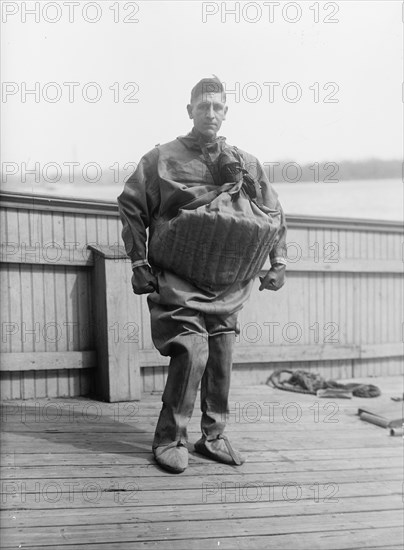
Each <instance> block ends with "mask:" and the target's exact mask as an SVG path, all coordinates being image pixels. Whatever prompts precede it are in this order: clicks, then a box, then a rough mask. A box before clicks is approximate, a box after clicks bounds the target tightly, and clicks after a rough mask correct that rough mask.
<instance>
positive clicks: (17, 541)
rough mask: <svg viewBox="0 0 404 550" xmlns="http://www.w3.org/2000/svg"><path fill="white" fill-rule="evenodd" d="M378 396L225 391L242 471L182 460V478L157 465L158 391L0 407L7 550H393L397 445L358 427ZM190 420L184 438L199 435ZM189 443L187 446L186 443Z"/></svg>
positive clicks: (391, 381)
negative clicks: (130, 398) (361, 412)
mask: <svg viewBox="0 0 404 550" xmlns="http://www.w3.org/2000/svg"><path fill="white" fill-rule="evenodd" d="M370 381H371V382H372V383H376V384H378V385H379V386H380V387H381V388H382V390H383V395H382V396H381V397H379V398H377V399H373V400H371V399H366V400H363V399H359V398H354V399H352V400H343V399H330V398H327V399H319V398H316V397H315V396H309V395H301V394H292V393H287V392H281V391H279V390H273V389H271V388H269V387H267V386H264V385H261V386H251V387H246V388H243V389H242V388H234V389H233V391H232V394H231V399H232V404H231V414H230V424H229V427H228V430H227V433H228V435H229V436H231V440H232V442H233V443H234V445H235V446H236V447H238V448H239V449H240V450H242V451H244V453H245V454H246V457H247V462H246V463H245V464H244V465H243V466H242V467H238V468H237V467H231V466H226V465H221V464H218V463H214V462H212V461H210V460H208V459H204V458H202V457H198V456H197V455H195V454H193V451H192V450H191V453H190V465H189V468H188V470H186V471H185V472H184V473H183V474H181V475H170V474H168V473H166V472H164V471H162V470H160V469H158V468H157V467H156V466H155V465H154V462H153V459H152V455H151V452H150V446H151V441H152V436H153V430H154V426H155V423H156V419H157V415H158V412H159V408H160V397H161V396H160V395H157V394H155V395H152V394H146V395H144V396H143V398H142V401H141V402H139V403H120V404H107V403H100V402H96V401H91V400H88V399H85V398H81V399H53V400H49V399H48V400H47V399H38V400H35V401H32V400H31V401H18V402H16V401H9V402H6V403H5V404H4V405H3V444H2V448H1V451H2V507H3V511H2V515H1V524H2V544H1V548H2V549H4V550H5V549H11V548H43V549H47V550H50V549H53V548H59V549H85V550H100V549H101V550H102V549H105V550H115V549H116V550H118V549H119V550H133V549H144V550H147V549H171V548H172V549H174V548H175V549H184V550H185V549H188V548H195V549H209V550H210V549H227V548H228V549H230V548H238V549H276V550H278V549H288V550H295V549H307V550H309V549H310V550H312V549H322V550H323V549H324V550H325V549H337V548H338V549H364V548H367V549H376V548H380V549H382V548H383V549H398V548H400V549H401V548H402V544H403V515H402V506H403V497H402V487H403V485H402V479H403V449H402V439H401V438H400V437H391V436H389V435H388V433H387V430H385V429H383V428H379V427H376V426H373V425H370V424H367V423H365V422H362V421H361V420H360V419H359V418H358V416H357V415H356V412H357V409H358V406H359V405H363V404H364V403H365V402H366V404H368V405H369V404H376V403H381V402H385V403H389V404H391V399H390V397H391V396H393V395H395V396H399V395H402V391H403V388H402V381H401V379H398V378H397V377H394V378H376V379H371V380H370ZM198 427H199V413H198V411H195V414H194V417H193V419H192V421H191V425H190V442H191V443H192V442H194V441H196V439H197V438H198V437H199V429H198ZM190 447H192V446H190Z"/></svg>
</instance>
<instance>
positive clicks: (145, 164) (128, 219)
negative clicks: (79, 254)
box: [118, 149, 160, 263]
mask: <svg viewBox="0 0 404 550" xmlns="http://www.w3.org/2000/svg"><path fill="white" fill-rule="evenodd" d="M157 161H158V149H153V150H152V151H150V152H149V153H147V154H146V155H145V156H144V157H142V159H141V160H140V162H139V164H138V166H137V168H136V170H135V172H134V173H133V174H132V175H131V176H130V178H129V179H128V180H127V182H126V183H125V187H124V189H123V191H122V193H121V195H119V197H118V208H119V216H120V218H121V222H122V226H123V228H122V239H123V242H124V244H125V250H126V253H127V255H128V256H129V258H130V259H131V261H132V263H133V262H140V263H146V258H147V231H146V230H147V228H148V227H149V225H150V219H151V217H152V216H153V213H154V211H155V210H156V209H157V208H158V207H159V199H160V193H159V186H158V175H157Z"/></svg>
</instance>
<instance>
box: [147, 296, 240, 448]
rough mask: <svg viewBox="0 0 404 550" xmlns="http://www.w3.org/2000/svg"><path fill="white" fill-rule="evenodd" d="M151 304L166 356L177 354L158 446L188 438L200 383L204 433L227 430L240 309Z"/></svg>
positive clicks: (158, 339)
mask: <svg viewBox="0 0 404 550" xmlns="http://www.w3.org/2000/svg"><path fill="white" fill-rule="evenodd" d="M148 303H149V309H150V315H151V329H152V338H153V342H154V344H155V346H156V348H157V349H158V350H159V351H160V353H161V354H162V355H166V356H170V357H171V360H170V365H169V368H168V376H167V381H166V385H165V389H164V392H163V396H162V402H163V406H162V409H161V413H160V417H159V419H158V422H157V427H156V432H155V436H154V441H153V448H155V447H157V446H159V445H166V444H168V443H171V442H173V441H182V442H184V443H185V442H186V441H187V440H188V434H187V425H188V422H189V420H190V418H191V416H192V413H193V409H194V404H195V400H196V395H197V391H198V387H199V384H201V410H202V419H201V429H202V433H203V434H204V435H206V436H207V437H209V438H210V437H216V436H217V435H219V434H222V433H223V431H224V428H225V425H226V416H227V414H228V410H229V408H228V395H229V389H230V378H231V369H232V358H233V347H234V342H235V334H236V333H237V317H238V312H236V313H232V314H231V315H217V314H211V313H209V314H208V313H202V312H199V311H195V310H192V309H189V308H185V307H181V306H178V305H176V306H167V305H161V304H157V303H154V302H152V301H150V300H149V302H148Z"/></svg>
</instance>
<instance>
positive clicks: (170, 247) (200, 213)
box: [149, 181, 280, 289]
mask: <svg viewBox="0 0 404 550" xmlns="http://www.w3.org/2000/svg"><path fill="white" fill-rule="evenodd" d="M242 184H243V181H239V182H230V183H226V184H224V185H222V186H221V187H219V188H218V189H216V190H215V191H211V192H209V193H206V195H203V196H201V197H198V198H197V199H195V200H193V201H191V202H190V203H188V204H186V205H185V206H184V205H183V206H182V207H181V208H180V209H179V210H178V213H177V214H176V216H175V217H173V218H172V219H169V220H164V219H163V220H161V221H160V223H158V224H157V226H156V227H155V228H154V231H153V234H152V235H151V239H150V242H149V261H150V263H151V264H152V265H155V266H158V267H161V268H164V269H167V270H169V271H173V272H174V273H176V274H178V275H180V276H182V277H183V278H185V279H187V280H189V281H191V282H192V283H194V284H195V285H196V286H198V287H200V288H205V289H209V288H216V287H218V286H219V287H220V286H225V285H226V286H227V285H230V284H232V283H233V282H235V281H247V280H250V279H252V278H253V277H255V276H256V275H257V274H258V273H259V271H260V270H261V269H262V267H263V265H264V263H265V261H266V259H267V258H268V254H269V252H270V250H271V248H272V246H273V244H274V241H275V239H276V237H277V232H278V228H279V225H280V212H279V211H278V210H270V209H269V208H267V207H265V206H264V205H262V204H258V203H257V202H256V201H255V200H252V199H251V197H250V196H249V195H248V194H247V192H246V191H245V188H244V187H243V185H242Z"/></svg>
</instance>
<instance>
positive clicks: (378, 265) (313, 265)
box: [286, 258, 404, 274]
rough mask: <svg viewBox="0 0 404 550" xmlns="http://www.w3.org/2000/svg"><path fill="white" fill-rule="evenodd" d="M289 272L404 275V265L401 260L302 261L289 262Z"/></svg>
mask: <svg viewBox="0 0 404 550" xmlns="http://www.w3.org/2000/svg"><path fill="white" fill-rule="evenodd" d="M286 269H287V271H294V272H295V271H297V272H299V271H302V272H303V271H311V272H327V273H400V274H404V263H403V262H402V261H400V260H363V259H360V258H358V259H353V260H346V259H344V260H339V261H338V262H332V263H331V262H330V263H327V262H315V261H314V260H312V259H311V260H306V259H301V260H299V261H297V262H295V263H292V262H289V263H288V265H287V268H286Z"/></svg>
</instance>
